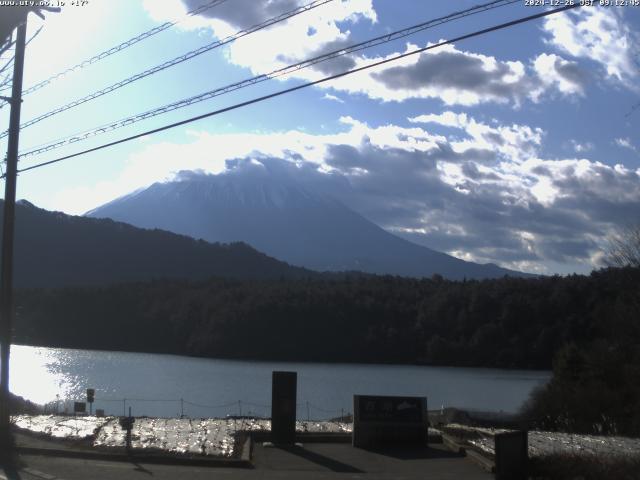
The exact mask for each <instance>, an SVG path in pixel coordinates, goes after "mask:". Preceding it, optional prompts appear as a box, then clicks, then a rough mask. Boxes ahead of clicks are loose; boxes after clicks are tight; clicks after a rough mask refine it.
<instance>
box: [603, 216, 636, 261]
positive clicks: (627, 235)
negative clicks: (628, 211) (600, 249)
mask: <svg viewBox="0 0 640 480" xmlns="http://www.w3.org/2000/svg"><path fill="white" fill-rule="evenodd" d="M605 262H606V264H607V265H609V266H610V267H627V266H631V267H640V224H637V225H635V226H633V227H628V228H626V229H624V230H622V231H621V232H620V233H618V234H616V235H614V236H612V237H611V238H610V239H609V248H608V249H607V255H606V260H605Z"/></svg>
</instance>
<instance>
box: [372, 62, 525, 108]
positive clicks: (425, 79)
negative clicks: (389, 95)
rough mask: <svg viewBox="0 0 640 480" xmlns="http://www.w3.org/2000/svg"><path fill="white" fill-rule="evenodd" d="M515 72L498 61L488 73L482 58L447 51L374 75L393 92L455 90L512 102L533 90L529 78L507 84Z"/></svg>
mask: <svg viewBox="0 0 640 480" xmlns="http://www.w3.org/2000/svg"><path fill="white" fill-rule="evenodd" d="M512 73H513V72H512V71H511V69H510V67H509V66H508V65H507V64H505V63H500V62H497V63H496V64H495V69H493V70H487V69H486V68H485V65H484V62H483V61H482V60H481V59H480V58H478V57H474V56H471V55H469V54H466V53H464V52H458V51H445V52H441V53H434V54H422V55H421V56H420V59H419V60H418V62H417V63H416V64H414V65H411V66H402V67H392V68H388V69H387V70H384V71H383V72H380V73H374V74H372V76H373V77H374V78H375V79H377V80H378V81H380V82H382V83H383V84H384V85H385V86H386V87H387V88H390V89H403V90H417V89H420V88H424V87H438V88H454V89H459V90H467V91H471V92H473V93H476V94H478V95H488V96H490V97H493V98H501V99H505V100H511V99H519V98H521V97H524V96H526V95H527V93H528V91H529V87H530V80H529V79H528V78H527V77H523V79H522V80H521V81H519V82H507V81H505V79H504V78H505V76H506V75H509V74H512Z"/></svg>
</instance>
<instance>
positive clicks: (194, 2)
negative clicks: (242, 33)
mask: <svg viewBox="0 0 640 480" xmlns="http://www.w3.org/2000/svg"><path fill="white" fill-rule="evenodd" d="M182 3H184V5H185V6H186V7H187V10H189V11H190V10H193V9H196V8H198V7H199V6H201V5H202V4H203V1H202V0H182ZM299 4H300V2H299V1H298V0H267V1H260V0H231V1H227V2H223V3H222V4H220V5H216V6H215V7H213V8H209V9H208V10H205V11H204V12H202V13H201V14H200V15H201V16H203V17H206V18H212V19H218V20H223V21H225V22H227V23H229V24H231V25H233V26H234V27H236V28H238V29H242V28H248V27H252V26H254V25H257V24H259V23H262V22H264V21H265V20H266V19H268V18H271V17H275V16H277V15H280V14H281V13H283V12H287V11H289V10H293V9H294V8H297V7H298V6H299Z"/></svg>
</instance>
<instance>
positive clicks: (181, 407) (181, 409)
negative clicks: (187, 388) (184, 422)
mask: <svg viewBox="0 0 640 480" xmlns="http://www.w3.org/2000/svg"><path fill="white" fill-rule="evenodd" d="M180 418H184V398H181V399H180Z"/></svg>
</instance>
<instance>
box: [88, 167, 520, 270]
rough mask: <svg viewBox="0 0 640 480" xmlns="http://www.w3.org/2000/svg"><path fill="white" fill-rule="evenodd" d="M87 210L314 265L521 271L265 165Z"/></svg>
mask: <svg viewBox="0 0 640 480" xmlns="http://www.w3.org/2000/svg"><path fill="white" fill-rule="evenodd" d="M87 215H89V216H91V217H98V218H112V219H114V220H118V221H122V222H127V223H131V224H132V225H136V226H139V227H144V228H162V229H165V230H169V231H173V232H177V233H181V234H184V235H189V236H191V237H194V238H202V239H205V240H208V241H219V242H231V241H243V242H246V243H248V244H250V245H251V246H253V247H255V248H256V249H258V250H260V251H263V252H265V253H267V254H268V255H271V256H273V257H275V258H278V259H280V260H284V261H286V262H288V263H290V264H293V265H299V266H304V267H307V268H311V269H313V270H319V271H340V270H359V271H363V272H368V273H378V274H395V275H404V276H415V277H424V276H431V275H433V274H435V273H438V274H441V275H443V276H444V277H446V278H450V279H462V278H465V277H466V278H495V277H500V276H503V275H505V274H511V275H523V274H521V273H520V272H513V271H509V270H506V269H502V268H500V267H498V266H496V265H493V264H487V265H480V264H476V263H471V262H465V261H463V260H459V259H457V258H454V257H451V256H449V255H446V254H444V253H440V252H436V251H434V250H430V249H429V248H426V247H422V246H419V245H416V244H414V243H411V242H409V241H407V240H404V239H401V238H399V237H396V236H395V235H392V234H390V233H388V232H386V231H385V230H383V229H382V228H380V227H378V226H377V225H375V224H373V223H372V222H370V221H368V220H366V219H365V218H364V217H362V216H360V215H359V214H357V213H356V212H354V211H352V210H350V209H349V208H347V207H346V206H345V205H343V204H342V203H340V202H338V201H336V200H334V199H332V198H329V197H327V196H324V195H321V194H318V193H317V192H315V191H313V190H311V189H308V188H305V187H303V186H301V185H300V184H299V183H297V182H296V181H294V180H292V179H291V178H284V177H282V176H279V175H275V174H273V173H272V172H270V171H269V170H268V169H265V168H264V167H262V168H260V167H255V168H249V169H247V168H245V169H242V170H231V171H230V172H227V173H225V174H220V175H206V174H198V173H193V172H191V173H188V174H183V175H182V176H181V177H180V178H179V179H178V180H176V181H172V182H167V183H155V184H153V185H151V186H150V187H149V188H147V189H145V190H141V191H137V192H134V193H132V194H130V195H127V196H125V197H121V198H119V199H117V200H114V201H113V202H110V203H108V204H106V205H103V206H101V207H99V208H97V209H95V210H92V211H91V212H88V213H87Z"/></svg>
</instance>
